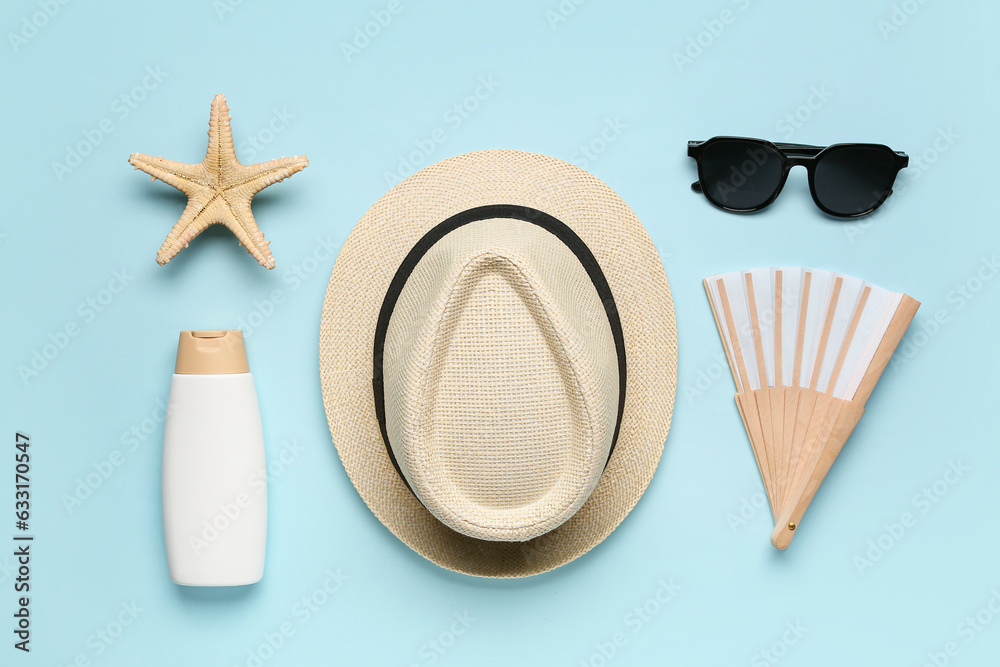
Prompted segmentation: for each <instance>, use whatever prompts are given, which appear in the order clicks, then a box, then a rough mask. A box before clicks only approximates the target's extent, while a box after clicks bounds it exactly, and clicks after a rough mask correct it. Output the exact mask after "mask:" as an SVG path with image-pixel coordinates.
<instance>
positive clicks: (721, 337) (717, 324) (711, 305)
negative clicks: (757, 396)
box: [701, 278, 740, 390]
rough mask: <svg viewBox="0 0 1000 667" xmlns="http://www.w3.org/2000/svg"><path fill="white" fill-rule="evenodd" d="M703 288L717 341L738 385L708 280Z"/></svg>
mask: <svg viewBox="0 0 1000 667" xmlns="http://www.w3.org/2000/svg"><path fill="white" fill-rule="evenodd" d="M701 282H702V284H703V285H704V286H705V294H706V295H707V296H708V306H709V308H711V309H712V317H713V318H714V319H715V328H716V329H717V330H718V331H719V340H721V341H722V351H723V352H725V353H726V361H727V362H728V363H729V372H730V373H731V374H732V376H733V382H734V383H736V384H739V381H740V380H739V376H738V375H737V374H736V366H734V365H733V355H732V354H731V353H730V352H729V345H728V344H727V343H726V334H725V333H723V330H722V324H721V323H720V322H719V313H718V311H717V310H716V308H715V299H713V298H712V290H711V287H710V286H709V283H708V278H706V279H704V280H702V281H701ZM737 390H739V387H737Z"/></svg>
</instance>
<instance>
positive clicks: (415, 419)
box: [383, 219, 619, 542]
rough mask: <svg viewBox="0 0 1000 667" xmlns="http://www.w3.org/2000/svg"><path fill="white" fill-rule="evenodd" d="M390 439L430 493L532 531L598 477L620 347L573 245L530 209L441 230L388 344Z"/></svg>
mask: <svg viewBox="0 0 1000 667" xmlns="http://www.w3.org/2000/svg"><path fill="white" fill-rule="evenodd" d="M383 361H384V364H383V369H384V370H383V372H384V374H385V409H386V421H387V426H388V429H387V430H388V434H389V444H390V445H391V446H392V449H393V453H394V454H395V456H396V461H397V462H399V464H400V468H401V470H402V471H403V474H404V475H405V476H406V479H407V481H409V483H410V488H411V489H413V492H414V493H415V494H416V495H417V497H418V498H419V499H420V501H421V502H422V503H423V505H424V507H426V508H427V509H428V510H430V512H431V514H433V515H434V516H436V517H437V518H438V519H440V520H441V521H442V522H444V523H445V524H447V525H448V526H451V527H452V528H453V529H455V530H457V531H458V532H460V533H463V534H465V535H468V536H470V537H475V538H479V539H484V540H503V541H515V542H524V541H526V540H529V539H531V538H534V537H538V536H539V535H542V534H544V533H547V532H548V531H550V530H552V529H553V528H556V527H557V526H558V525H559V524H561V523H562V522H563V521H565V520H566V519H568V518H570V517H571V516H572V515H573V514H575V513H576V511H577V510H578V509H580V506H581V505H583V503H584V501H586V500H587V497H588V496H590V494H591V492H592V491H593V490H594V486H595V485H596V484H597V482H598V480H599V479H600V475H601V471H602V470H603V469H604V464H605V462H606V461H607V460H608V451H609V449H610V448H611V440H612V437H613V436H614V431H615V420H616V418H617V416H618V385H619V377H618V357H617V355H616V354H615V342H614V337H613V335H612V333H611V325H610V324H609V322H608V316H607V313H606V312H605V309H604V304H602V303H601V297H600V295H599V294H598V293H597V289H596V288H595V287H594V284H593V283H592V282H591V280H590V277H589V276H588V275H587V272H586V270H585V269H584V267H583V265H582V264H581V263H580V260H579V259H577V257H576V255H574V254H573V251H572V250H570V249H569V248H568V247H567V246H566V245H565V244H564V243H563V242H562V241H560V240H559V239H558V238H556V237H555V236H554V235H553V234H551V233H550V232H548V231H547V230H545V229H543V228H542V227H539V226H538V225H534V224H531V223H530V222H525V221H523V220H510V219H492V220H480V221H478V222H473V223H470V224H467V225H464V226H462V227H460V228H458V229H457V230H454V231H452V232H451V233H449V234H447V235H446V236H445V237H444V238H442V239H441V240H439V241H438V242H437V243H436V244H435V245H434V247H433V248H431V250H430V251H429V252H428V253H427V254H426V255H424V257H423V258H422V259H421V261H420V262H419V263H418V264H417V266H416V267H415V268H414V270H413V272H412V273H411V274H410V276H409V277H408V278H407V281H406V286H405V287H404V288H403V291H402V293H401V294H400V296H399V299H398V301H397V302H396V306H395V308H394V309H393V313H392V319H391V320H390V321H389V328H388V331H387V335H386V340H385V354H384V355H383Z"/></svg>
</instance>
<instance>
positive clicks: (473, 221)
mask: <svg viewBox="0 0 1000 667" xmlns="http://www.w3.org/2000/svg"><path fill="white" fill-rule="evenodd" d="M320 375H321V379H322V384H323V403H324V405H325V407H326V413H327V418H328V419H329V422H330V432H331V434H332V436H333V442H334V444H335V445H336V447H337V451H338V452H339V454H340V458H341V460H342V461H343V463H344V467H345V468H346V470H347V474H348V476H349V477H350V478H351V481H352V482H353V483H354V486H355V487H356V488H357V490H358V493H360V494H361V497H362V498H363V499H364V501H365V502H366V503H367V504H368V507H370V508H371V510H372V512H374V513H375V516H376V517H378V519H379V521H381V522H382V523H383V524H385V525H386V527H388V528H389V530H391V531H392V532H393V533H394V534H395V535H396V536H397V537H399V539H401V540H402V541H403V542H405V543H406V544H407V545H408V546H410V547H411V548H412V549H414V550H415V551H417V552H418V553H420V554H421V555H423V556H424V557H426V558H428V559H429V560H431V561H433V562H434V563H437V564H438V565H440V566H441V567H444V568H447V569H449V570H454V571H458V572H464V573H466V574H471V575H478V576H484V577H524V576H529V575H532V574H538V573H541V572H545V571H547V570H551V569H552V568H555V567H558V566H560V565H563V564H565V563H568V562H569V561H571V560H573V559H574V558H577V557H578V556H581V555H582V554H584V553H586V552H587V551H589V550H590V549H591V548H593V547H594V546H595V545H597V544H598V543H599V542H601V541H602V540H603V539H604V538H605V537H607V536H608V535H609V534H610V533H611V531H613V530H614V529H615V528H616V527H617V526H618V524H619V523H621V521H622V520H623V519H624V518H625V516H626V515H627V514H628V513H629V511H631V509H632V508H633V507H634V506H635V504H636V502H638V500H639V497H640V496H641V495H642V493H643V491H645V489H646V487H647V485H648V484H649V481H650V479H651V478H652V476H653V472H654V471H655V470H656V465H657V463H658V462H659V460H660V454H661V453H662V451H663V444H664V441H665V440H666V437H667V431H668V429H669V426H670V416H671V413H672V411H673V404H674V393H675V389H676V379H677V329H676V325H675V322H674V310H673V302H672V300H671V297H670V288H669V285H668V284H667V277H666V274H665V273H664V271H663V265H662V264H661V262H660V259H659V256H658V255H657V252H656V249H655V248H654V247H653V244H652V242H651V241H650V239H649V236H648V235H647V234H646V231H645V230H644V229H643V227H642V224H641V223H640V222H639V220H638V219H637V218H636V216H635V214H634V213H633V212H632V210H631V209H630V208H629V207H628V206H627V205H626V204H625V203H624V202H623V201H622V200H621V199H620V198H619V197H618V196H617V195H616V194H615V193H614V192H613V191H612V190H611V189H610V188H608V186H607V185H605V184H604V183H602V182H601V181H600V180H598V179H597V178H595V177H594V176H592V175H590V174H588V173H587V172H585V171H583V170H582V169H579V168H577V167H574V166H572V165H570V164H567V163H565V162H562V161H560V160H556V159H554V158H550V157H545V156H542V155H535V154H532V153H524V152H520V151H501V150H493V151H482V152H477V153H469V154H467V155H460V156H457V157H454V158H450V159H447V160H444V161H443V162H439V163H437V164H435V165H432V166H430V167H427V168H426V169H423V170H422V171H420V172H419V173H417V174H415V175H413V176H411V177H410V178H408V179H406V180H405V181H403V182H402V183H400V184H399V185H397V186H396V187H394V188H393V189H392V190H390V191H389V192H388V193H387V194H386V195H385V196H384V197H382V198H381V199H380V200H379V201H378V202H376V203H375V205H374V206H372V208H371V209H370V210H369V211H368V212H367V213H366V214H365V215H364V217H362V218H361V221H360V222H359V223H358V224H357V226H356V227H355V228H354V231H352V232H351V234H350V236H349V237H348V238H347V241H346V242H345V243H344V246H343V248H342V249H341V251H340V254H339V256H338V257H337V261H336V265H335V266H334V268H333V274H332V276H331V277H330V285H329V287H328V289H327V293H326V301H325V303H324V306H323V317H322V322H321V325H320Z"/></svg>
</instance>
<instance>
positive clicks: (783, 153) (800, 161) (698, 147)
mask: <svg viewBox="0 0 1000 667" xmlns="http://www.w3.org/2000/svg"><path fill="white" fill-rule="evenodd" d="M724 141H742V142H747V143H751V144H756V145H758V146H763V147H765V148H768V149H770V150H773V151H774V152H775V153H777V154H778V156H779V157H780V158H781V180H780V181H779V182H778V187H777V188H776V189H775V191H774V194H773V195H771V196H770V197H769V198H768V199H767V201H765V202H764V203H762V204H760V205H759V206H755V207H754V208H731V207H728V206H725V205H723V204H719V203H718V202H716V201H715V200H713V199H712V198H711V197H710V196H709V195H708V193H707V192H705V189H704V188H703V187H702V181H703V180H704V178H703V174H702V156H703V155H704V152H705V148H706V147H707V146H711V145H713V144H716V143H720V142H724ZM845 148H868V149H877V150H881V151H885V152H886V153H888V154H889V155H890V156H892V165H893V172H892V180H890V181H889V187H888V188H887V190H886V191H885V193H884V194H883V195H882V196H881V197H880V198H879V199H878V201H876V202H875V203H874V205H873V206H872V207H871V208H869V209H866V210H864V211H859V212H856V213H839V212H837V211H832V210H830V209H828V208H827V207H826V206H824V205H823V203H822V202H820V200H819V198H818V197H817V196H816V183H815V175H816V164H817V163H818V162H819V161H820V160H821V159H823V157H824V156H826V155H829V154H830V153H833V152H835V151H839V150H843V149H845ZM688 157H692V158H694V159H695V162H697V164H698V180H697V181H695V182H694V183H692V184H691V189H692V190H694V191H695V192H701V193H702V194H704V195H705V199H707V200H708V201H709V202H710V203H711V204H712V205H713V206H715V207H716V208H720V209H722V210H723V211H728V212H730V213H755V212H757V211H760V210H761V209H764V208H767V207H768V206H770V205H771V204H772V203H774V200H775V199H777V198H778V195H780V194H781V190H782V189H783V188H784V187H785V181H786V180H788V172H790V171H791V170H792V167H797V166H802V167H805V168H806V171H807V172H808V173H809V192H810V194H811V195H812V199H813V202H814V203H815V204H816V206H817V207H819V209H820V210H821V211H823V212H824V213H826V214H827V215H831V216H833V217H835V218H858V217H861V216H863V215H868V214H869V213H871V212H872V211H874V210H875V209H877V208H878V207H879V206H881V205H882V204H883V203H884V202H885V200H886V199H888V198H889V195H891V194H892V186H893V184H895V182H896V177H897V176H898V175H899V172H900V171H901V170H902V169H905V168H906V167H907V165H909V163H910V158H909V157H908V156H907V155H906V153H903V152H901V151H894V150H892V149H891V148H889V147H888V146H886V145H884V144H832V145H830V146H826V147H823V146H811V145H808V144H788V143H772V142H770V141H767V140H766V139H753V138H750V137H728V136H727V137H712V138H711V139H708V140H706V141H689V142H688Z"/></svg>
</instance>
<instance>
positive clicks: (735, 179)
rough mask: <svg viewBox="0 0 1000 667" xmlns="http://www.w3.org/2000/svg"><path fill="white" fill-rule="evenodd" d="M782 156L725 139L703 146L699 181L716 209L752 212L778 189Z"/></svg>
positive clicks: (763, 146) (767, 148) (756, 145)
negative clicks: (718, 207) (720, 207)
mask: <svg viewBox="0 0 1000 667" xmlns="http://www.w3.org/2000/svg"><path fill="white" fill-rule="evenodd" d="M781 173H782V165H781V156H780V155H778V153H777V152H776V151H775V150H774V149H773V148H771V147H770V146H768V145H767V144H760V143H756V142H752V141H742V140H738V139H727V140H725V141H716V142H713V143H710V144H708V145H706V146H705V149H704V150H703V151H702V154H701V164H700V168H699V178H700V179H701V187H702V190H703V191H704V192H705V194H706V195H707V196H708V198H709V199H711V200H712V201H713V202H714V203H715V204H716V205H717V206H722V207H723V208H727V209H731V210H735V211H752V210H754V209H757V208H760V207H761V206H763V205H764V203H765V202H767V200H769V199H770V198H771V197H773V196H774V194H775V193H776V192H777V191H778V187H779V186H780V185H781Z"/></svg>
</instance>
